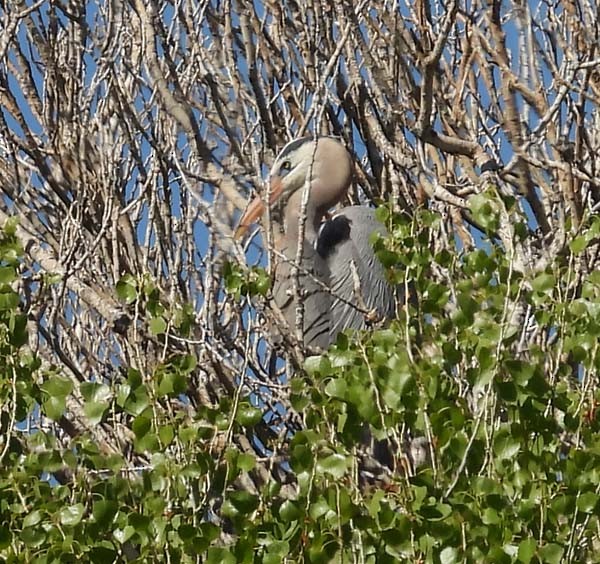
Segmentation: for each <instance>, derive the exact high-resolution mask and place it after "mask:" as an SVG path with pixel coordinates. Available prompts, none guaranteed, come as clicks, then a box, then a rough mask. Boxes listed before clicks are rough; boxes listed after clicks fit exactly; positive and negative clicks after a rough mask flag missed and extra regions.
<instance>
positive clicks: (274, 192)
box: [234, 176, 283, 239]
mask: <svg viewBox="0 0 600 564" xmlns="http://www.w3.org/2000/svg"><path fill="white" fill-rule="evenodd" d="M270 185H271V196H270V198H269V206H272V205H273V204H274V203H275V202H276V201H277V200H279V198H281V194H283V181H282V178H281V176H272V177H271V179H270ZM263 213H265V203H264V201H263V200H262V198H261V197H260V196H258V197H256V198H254V200H252V201H251V202H250V204H249V206H248V209H247V210H246V213H245V214H244V215H243V217H242V219H240V224H239V226H238V228H237V229H236V230H235V235H234V237H235V238H236V239H241V238H242V237H243V236H244V235H245V234H246V231H248V229H249V228H250V226H251V225H252V224H253V223H256V221H257V220H258V219H259V218H260V217H261V216H262V214H263Z"/></svg>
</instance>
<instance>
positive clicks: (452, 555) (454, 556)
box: [440, 546, 459, 564]
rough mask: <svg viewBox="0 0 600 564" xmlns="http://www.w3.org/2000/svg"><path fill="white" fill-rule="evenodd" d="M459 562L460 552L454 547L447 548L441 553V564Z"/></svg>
mask: <svg viewBox="0 0 600 564" xmlns="http://www.w3.org/2000/svg"><path fill="white" fill-rule="evenodd" d="M458 560H459V558H458V551H457V550H456V548H454V547H453V546H447V547H446V548H444V549H443V550H442V551H441V552H440V563H441V564H454V562H458Z"/></svg>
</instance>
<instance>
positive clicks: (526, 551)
mask: <svg viewBox="0 0 600 564" xmlns="http://www.w3.org/2000/svg"><path fill="white" fill-rule="evenodd" d="M536 549H537V542H536V540H535V539H533V538H528V539H524V540H522V541H521V542H520V543H519V552H518V557H519V561H520V562H523V564H529V562H531V559H532V558H533V557H534V556H535V551H536Z"/></svg>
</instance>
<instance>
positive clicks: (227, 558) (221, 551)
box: [206, 547, 237, 564]
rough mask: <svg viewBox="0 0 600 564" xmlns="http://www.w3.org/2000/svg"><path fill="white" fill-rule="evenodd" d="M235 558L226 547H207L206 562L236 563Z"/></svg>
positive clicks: (219, 563) (216, 563)
mask: <svg viewBox="0 0 600 564" xmlns="http://www.w3.org/2000/svg"><path fill="white" fill-rule="evenodd" d="M236 562H237V558H236V557H235V556H234V555H233V554H231V552H229V550H227V549H226V548H215V547H211V548H209V549H208V552H207V557H206V564H236Z"/></svg>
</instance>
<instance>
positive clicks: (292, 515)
mask: <svg viewBox="0 0 600 564" xmlns="http://www.w3.org/2000/svg"><path fill="white" fill-rule="evenodd" d="M279 517H281V520H282V521H283V522H284V523H291V522H292V521H297V520H298V519H300V517H302V511H301V510H300V508H299V507H298V505H296V503H294V502H293V501H290V500H286V501H284V502H283V503H282V504H281V507H280V508H279Z"/></svg>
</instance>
